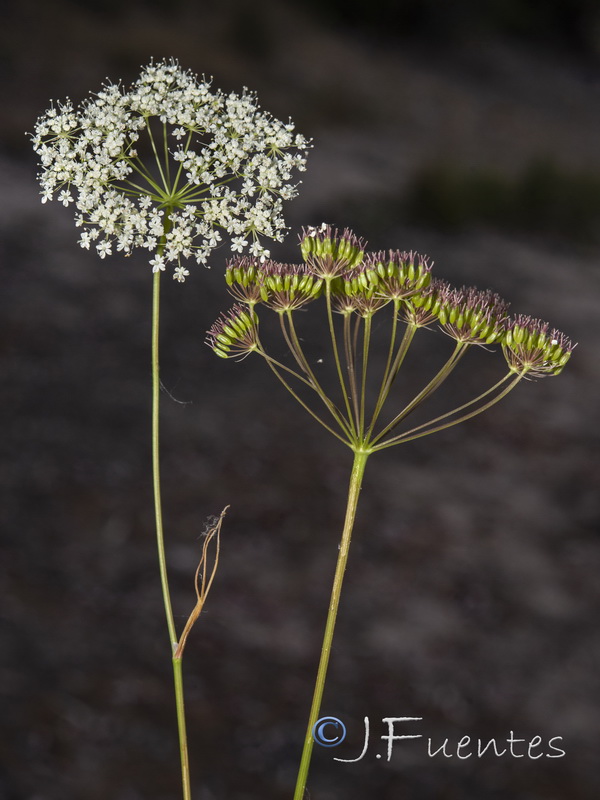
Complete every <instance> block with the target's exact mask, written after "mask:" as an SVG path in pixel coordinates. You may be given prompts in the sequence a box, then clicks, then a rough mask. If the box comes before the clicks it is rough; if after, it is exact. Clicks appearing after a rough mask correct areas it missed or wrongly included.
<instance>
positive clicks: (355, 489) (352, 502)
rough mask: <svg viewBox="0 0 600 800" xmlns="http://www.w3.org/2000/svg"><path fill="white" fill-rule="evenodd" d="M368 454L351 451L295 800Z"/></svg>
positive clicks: (307, 756) (301, 785)
mask: <svg viewBox="0 0 600 800" xmlns="http://www.w3.org/2000/svg"><path fill="white" fill-rule="evenodd" d="M370 452H371V451H370V450H367V451H365V450H358V449H356V450H355V451H354V463H353V465H352V473H351V475H350V486H349V488H348V504H347V506H346V519H345V521H344V529H343V531H342V539H341V542H340V547H339V554H338V560H337V566H336V569H335V576H334V579H333V588H332V590H331V600H330V602H329V613H328V614H327V622H326V624H325V634H324V636H323V644H322V646H321V658H320V661H319V669H318V671H317V680H316V683H315V690H314V694H313V699H312V705H311V709H310V716H309V718H308V727H307V729H306V736H305V738H304V747H303V750H302V758H301V761H300V768H299V770H298V778H297V780H296V790H295V792H294V800H303V798H304V790H305V787H306V779H307V776H308V769H309V766H310V759H311V756H312V749H313V736H312V729H313V727H314V724H315V722H316V721H317V720H318V718H319V711H320V709H321V701H322V699H323V689H324V687H325V678H326V676H327V667H328V665H329V655H330V653H331V643H332V641H333V633H334V630H335V621H336V618H337V612H338V606H339V603H340V595H341V591H342V582H343V580H344V573H345V571H346V563H347V561H348V552H349V549H350V540H351V538H352V529H353V527H354V519H355V517H356V507H357V505H358V498H359V495H360V487H361V484H362V479H363V475H364V472H365V466H366V463H367V458H368V457H369V453H370Z"/></svg>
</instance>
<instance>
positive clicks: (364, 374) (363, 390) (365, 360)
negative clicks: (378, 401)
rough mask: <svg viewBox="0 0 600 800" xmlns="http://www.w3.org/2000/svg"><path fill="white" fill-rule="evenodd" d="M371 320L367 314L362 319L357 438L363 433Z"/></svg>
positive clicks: (370, 316)
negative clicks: (363, 326)
mask: <svg viewBox="0 0 600 800" xmlns="http://www.w3.org/2000/svg"><path fill="white" fill-rule="evenodd" d="M371 320H372V315H371V314H368V315H367V316H366V317H365V318H364V323H365V329H364V332H363V356H362V370H361V381H360V421H359V424H358V433H359V436H363V434H364V432H365V405H366V394H367V365H368V363H369V345H370V343H371Z"/></svg>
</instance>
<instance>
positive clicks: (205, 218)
mask: <svg viewBox="0 0 600 800" xmlns="http://www.w3.org/2000/svg"><path fill="white" fill-rule="evenodd" d="M32 140H33V146H34V150H35V152H36V153H37V154H38V156H39V158H40V162H41V166H42V170H41V172H40V173H39V181H40V184H41V187H42V192H41V194H42V202H46V201H47V200H50V199H52V198H54V196H55V195H57V198H58V200H59V201H60V202H61V203H62V204H63V205H65V206H68V205H69V204H71V203H74V204H75V208H76V209H77V212H78V213H77V214H76V224H77V226H79V227H82V228H83V229H84V230H83V232H82V234H81V237H80V240H79V243H80V244H81V246H82V247H84V248H86V249H88V248H89V247H90V244H92V243H93V244H94V246H95V247H96V250H97V252H98V254H99V255H100V257H101V258H104V257H105V256H106V255H110V254H111V253H112V252H114V250H118V251H122V252H124V253H126V254H128V253H130V252H131V251H132V249H133V248H136V247H141V248H144V249H146V250H149V251H150V252H151V253H152V254H153V258H152V259H151V260H150V265H151V266H152V269H153V271H156V270H164V268H165V265H166V264H167V263H173V264H174V273H173V277H174V278H175V279H176V280H178V281H184V280H185V277H186V275H188V274H189V273H188V270H187V269H185V268H184V267H183V266H182V264H181V261H182V259H190V258H194V259H195V260H196V261H197V262H198V263H199V264H206V261H207V259H208V256H209V254H210V253H211V251H212V250H213V249H214V248H215V247H216V246H217V245H218V243H219V242H220V241H221V237H222V233H226V234H228V235H229V237H230V238H231V242H232V245H233V247H232V249H233V250H235V251H236V252H242V251H243V250H245V249H246V248H248V249H249V251H250V252H251V253H252V255H254V256H258V257H264V258H268V256H269V251H268V250H266V249H265V248H264V246H263V245H262V244H261V237H266V238H269V239H275V240H277V241H279V240H280V239H281V238H282V235H283V232H284V230H285V224H284V220H283V217H282V214H281V208H282V200H288V199H290V198H292V197H294V196H295V195H296V190H297V186H296V184H294V183H292V182H291V181H292V174H293V172H294V170H304V169H305V162H306V152H307V149H308V148H309V146H310V144H309V142H308V141H307V140H306V139H305V138H304V137H303V136H302V135H301V134H298V133H294V125H293V123H292V122H288V123H283V122H280V121H279V120H277V119H274V118H273V117H272V116H271V115H270V114H267V113H266V112H264V111H261V110H260V108H259V106H258V104H257V102H256V97H255V95H254V94H252V93H251V92H249V91H248V90H246V89H244V90H243V92H242V94H239V95H238V94H229V95H225V94H223V93H222V92H220V91H218V90H213V89H212V88H211V85H210V82H209V81H207V80H205V79H204V78H203V79H201V80H200V79H198V78H197V77H196V76H195V75H193V74H191V73H190V72H186V71H184V70H182V69H181V68H180V66H179V64H178V63H177V62H176V61H173V60H171V61H169V62H167V61H162V62H160V63H158V64H153V63H151V64H150V65H149V66H147V67H146V68H145V69H144V70H143V71H142V73H141V75H140V77H139V78H138V80H137V81H136V82H135V83H134V84H133V85H132V86H131V88H130V89H129V90H128V91H125V90H124V89H123V87H122V86H121V85H119V84H116V85H115V84H108V85H106V86H105V87H104V88H103V89H102V90H101V91H100V92H98V94H96V95H93V96H92V97H91V98H90V99H88V100H87V101H85V102H84V103H83V104H82V105H81V106H79V107H78V108H76V107H74V106H73V104H72V103H71V101H70V100H68V99H67V100H66V101H65V102H64V103H58V104H57V105H56V106H54V105H53V106H52V107H51V108H50V109H49V110H48V111H46V113H45V114H44V115H43V116H42V117H40V119H39V120H38V121H37V124H36V127H35V131H34V134H33V136H32Z"/></svg>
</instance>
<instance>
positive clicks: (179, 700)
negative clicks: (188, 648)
mask: <svg viewBox="0 0 600 800" xmlns="http://www.w3.org/2000/svg"><path fill="white" fill-rule="evenodd" d="M181 666H182V664H181V656H180V657H179V658H173V678H174V681H175V705H176V708H177V730H178V732H179V753H180V757H181V783H182V787H183V800H191V799H192V791H191V787H190V762H189V757H188V746H187V731H186V726H185V707H184V702H183V675H182V670H181Z"/></svg>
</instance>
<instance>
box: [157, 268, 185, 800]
mask: <svg viewBox="0 0 600 800" xmlns="http://www.w3.org/2000/svg"><path fill="white" fill-rule="evenodd" d="M159 321H160V271H157V272H155V274H154V282H153V291H152V482H153V487H154V513H155V517H156V544H157V548H158V565H159V569H160V582H161V586H162V594H163V602H164V606H165V616H166V618H167V628H168V631H169V641H170V646H171V657H172V663H173V677H174V680H175V705H176V710H177V728H178V731H179V750H180V753H181V779H182V784H183V800H191V796H192V795H191V790H190V769H189V762H188V749H187V734H186V726H185V711H184V705H183V681H182V673H181V658H180V657H179V658H173V653H174V652H175V649H176V647H177V643H178V642H177V631H176V629H175V621H174V619H173V609H172V607H171V595H170V592H169V580H168V576H167V559H166V555H165V540H164V532H163V522H162V503H161V493H160V449H159V411H160V373H159Z"/></svg>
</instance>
